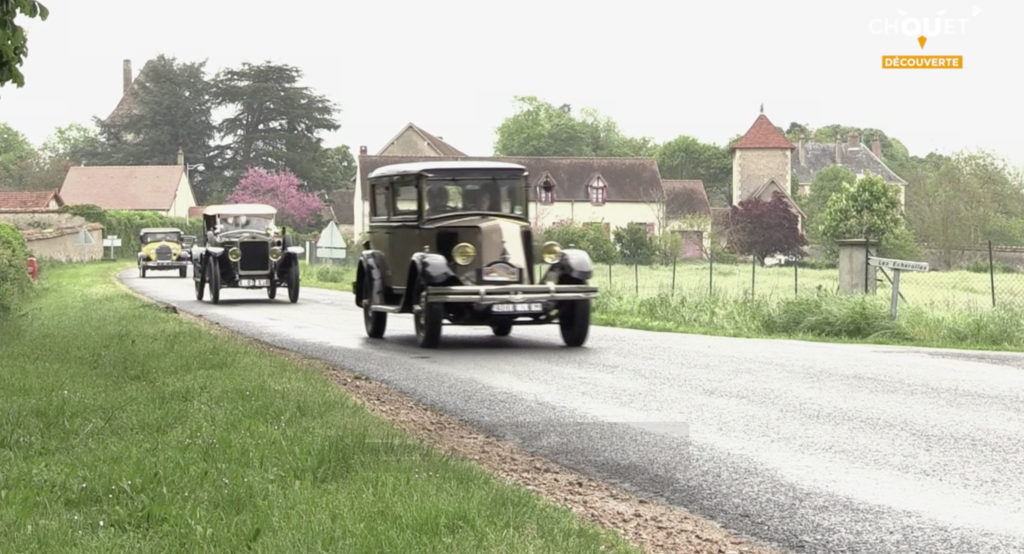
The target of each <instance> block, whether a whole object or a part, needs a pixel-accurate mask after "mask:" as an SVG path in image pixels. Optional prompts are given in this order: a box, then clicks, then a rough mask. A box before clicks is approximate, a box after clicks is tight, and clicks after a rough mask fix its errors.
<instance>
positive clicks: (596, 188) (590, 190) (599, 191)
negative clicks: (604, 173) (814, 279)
mask: <svg viewBox="0 0 1024 554" xmlns="http://www.w3.org/2000/svg"><path fill="white" fill-rule="evenodd" d="M587 198H589V199H590V203H591V204H593V205H595V206H604V203H605V202H607V201H608V183H606V182H605V180H604V179H603V178H602V177H601V176H600V175H595V176H594V178H593V179H592V180H591V181H590V184H588V185H587Z"/></svg>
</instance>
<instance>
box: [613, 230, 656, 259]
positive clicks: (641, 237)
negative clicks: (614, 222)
mask: <svg viewBox="0 0 1024 554" xmlns="http://www.w3.org/2000/svg"><path fill="white" fill-rule="evenodd" d="M613 235H614V237H615V244H616V245H618V247H619V253H620V254H621V256H622V261H624V262H626V263H627V264H650V263H651V262H653V261H654V242H652V241H651V237H649V236H648V235H647V226H646V225H644V224H642V223H639V224H633V223H631V224H629V225H627V226H625V227H620V228H618V229H615V232H614V233H613Z"/></svg>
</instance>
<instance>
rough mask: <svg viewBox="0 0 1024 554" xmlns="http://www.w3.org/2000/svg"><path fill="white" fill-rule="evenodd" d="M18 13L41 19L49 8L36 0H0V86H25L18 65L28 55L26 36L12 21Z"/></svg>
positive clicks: (47, 13)
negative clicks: (8, 84) (7, 84)
mask: <svg viewBox="0 0 1024 554" xmlns="http://www.w3.org/2000/svg"><path fill="white" fill-rule="evenodd" d="M19 13H20V14H21V15H24V16H25V17H29V18H33V17H38V18H39V19H40V20H41V21H46V18H47V17H49V16H50V10H48V9H46V6H44V5H42V4H40V3H39V2H38V1H36V0H0V86H3V85H4V84H6V83H14V85H15V86H17V87H22V86H25V76H24V75H23V74H22V73H21V70H20V69H19V68H18V67H19V66H20V65H21V64H22V62H24V61H25V56H27V55H28V36H27V35H26V34H25V29H23V28H22V27H21V26H20V25H16V24H15V23H14V18H15V17H17V16H18V14H19Z"/></svg>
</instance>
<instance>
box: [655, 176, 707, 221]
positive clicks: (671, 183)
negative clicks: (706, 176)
mask: <svg viewBox="0 0 1024 554" xmlns="http://www.w3.org/2000/svg"><path fill="white" fill-rule="evenodd" d="M661 184H662V186H664V187H665V217H667V218H668V219H675V218H679V217H686V216H691V215H696V216H705V217H711V204H710V203H709V202H708V195H707V192H706V191H705V190H704V182H703V181H701V180H700V179H663V180H662V181H661Z"/></svg>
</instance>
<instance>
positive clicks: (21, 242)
mask: <svg viewBox="0 0 1024 554" xmlns="http://www.w3.org/2000/svg"><path fill="white" fill-rule="evenodd" d="M27 259H28V248H27V247H26V246H25V238H24V237H22V236H21V233H19V232H18V230H17V229H16V228H15V227H14V225H11V224H10V223H4V222H0V319H2V318H3V317H4V316H6V315H7V314H8V313H9V312H10V311H11V310H13V309H14V307H15V306H16V305H17V304H18V302H19V301H20V300H21V299H22V298H23V297H24V296H25V295H26V294H27V293H28V292H29V289H30V287H29V286H30V282H29V278H28V272H27V271H26V269H25V260H27Z"/></svg>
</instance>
